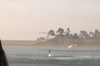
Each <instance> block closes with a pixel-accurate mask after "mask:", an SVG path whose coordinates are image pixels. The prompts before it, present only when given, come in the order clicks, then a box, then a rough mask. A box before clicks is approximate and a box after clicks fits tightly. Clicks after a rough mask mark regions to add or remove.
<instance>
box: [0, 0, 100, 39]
mask: <svg viewBox="0 0 100 66" xmlns="http://www.w3.org/2000/svg"><path fill="white" fill-rule="evenodd" d="M59 27H61V28H63V29H64V30H66V29H67V28H68V27H69V28H70V30H71V33H79V32H80V30H85V31H87V32H90V31H93V32H94V30H95V29H98V30H99V31H100V0H0V38H1V39H5V40H16V39H17V40H35V39H36V38H37V37H40V36H41V37H42V36H44V37H45V36H46V35H45V34H39V33H38V32H48V31H49V30H51V29H53V30H54V31H57V30H58V28H59Z"/></svg>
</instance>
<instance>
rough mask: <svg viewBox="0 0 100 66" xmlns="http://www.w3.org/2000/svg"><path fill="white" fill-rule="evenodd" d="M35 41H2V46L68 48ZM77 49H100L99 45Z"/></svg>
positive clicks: (62, 45) (64, 45) (63, 45)
mask: <svg viewBox="0 0 100 66" xmlns="http://www.w3.org/2000/svg"><path fill="white" fill-rule="evenodd" d="M38 43H39V41H36V40H2V46H29V47H42V48H68V46H69V45H67V44H58V45H57V44H55V45H54V44H45V43H43V44H38ZM77 48H78V49H100V45H96V44H95V45H89V46H86V45H82V46H77Z"/></svg>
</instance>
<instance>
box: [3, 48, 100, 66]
mask: <svg viewBox="0 0 100 66" xmlns="http://www.w3.org/2000/svg"><path fill="white" fill-rule="evenodd" d="M3 48H4V50H5V52H6V54H7V58H8V62H9V66H100V49H62V48H37V47H28V46H4V47H3ZM49 50H51V55H52V56H51V57H49V56H48V53H49Z"/></svg>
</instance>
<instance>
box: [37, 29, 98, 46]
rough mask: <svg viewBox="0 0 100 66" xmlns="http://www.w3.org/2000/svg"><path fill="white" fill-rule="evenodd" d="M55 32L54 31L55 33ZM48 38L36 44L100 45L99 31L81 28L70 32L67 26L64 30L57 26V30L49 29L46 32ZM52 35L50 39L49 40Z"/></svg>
mask: <svg viewBox="0 0 100 66" xmlns="http://www.w3.org/2000/svg"><path fill="white" fill-rule="evenodd" d="M55 32H56V33H55ZM48 34H49V35H48V36H49V40H46V42H42V43H41V42H40V43H38V44H44V45H49V46H50V45H53V46H65V45H66V46H67V45H70V44H77V45H78V46H87V47H88V46H90V45H91V46H98V47H100V46H99V45H100V31H99V30H97V29H96V30H95V31H94V32H92V31H90V32H89V33H87V32H86V31H84V30H81V31H80V33H79V34H78V33H73V34H72V33H71V31H70V28H67V29H66V31H64V29H63V28H59V29H58V30H57V31H54V30H50V31H49V32H48ZM50 36H51V38H52V37H53V36H54V37H53V39H52V40H50Z"/></svg>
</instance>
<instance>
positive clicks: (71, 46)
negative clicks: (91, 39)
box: [68, 44, 77, 49]
mask: <svg viewBox="0 0 100 66" xmlns="http://www.w3.org/2000/svg"><path fill="white" fill-rule="evenodd" d="M68 48H69V49H72V48H77V45H75V44H72V45H70V46H68Z"/></svg>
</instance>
